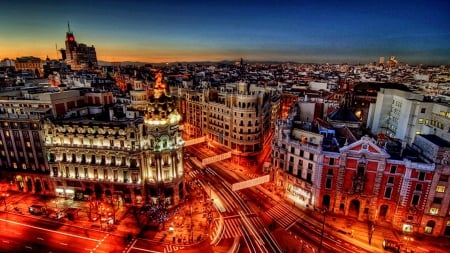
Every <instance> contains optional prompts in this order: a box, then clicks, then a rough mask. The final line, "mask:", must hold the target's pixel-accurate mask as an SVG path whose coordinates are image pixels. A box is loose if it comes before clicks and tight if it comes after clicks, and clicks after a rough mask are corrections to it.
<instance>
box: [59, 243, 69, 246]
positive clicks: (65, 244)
mask: <svg viewBox="0 0 450 253" xmlns="http://www.w3.org/2000/svg"><path fill="white" fill-rule="evenodd" d="M59 244H61V245H64V246H67V245H69V244H67V243H63V242H60V243H59Z"/></svg>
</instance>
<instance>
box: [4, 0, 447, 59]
mask: <svg viewBox="0 0 450 253" xmlns="http://www.w3.org/2000/svg"><path fill="white" fill-rule="evenodd" d="M2 5H3V7H2V10H0V14H1V15H0V21H1V24H2V25H0V33H1V34H2V36H1V37H0V58H16V57H22V56H36V57H40V58H42V59H44V58H46V57H47V56H48V57H49V58H52V59H54V58H60V57H61V56H60V55H59V54H58V53H57V49H60V48H64V47H65V45H64V38H65V33H66V32H67V30H68V27H67V23H68V22H70V28H71V31H73V33H74V35H75V38H76V40H77V41H78V42H79V43H84V44H86V45H88V46H91V45H94V46H95V48H96V51H97V57H98V59H99V60H100V61H140V62H151V63H161V62H176V61H221V60H237V59H240V58H241V57H242V58H244V59H246V60H250V61H296V62H305V63H306V62H313V63H343V62H348V63H367V62H373V61H378V59H379V57H389V56H391V55H395V56H396V57H397V58H398V59H399V61H400V62H405V63H409V64H429V65H436V64H445V65H449V64H450V57H449V56H450V45H449V43H448V41H449V40H450V29H449V25H448V24H449V22H448V21H449V14H448V13H450V4H449V3H448V2H446V1H432V2H430V1H428V2H426V1H415V2H411V1H408V2H406V1H396V2H388V1H376V2H359V1H358V2H357V1H346V2H344V3H338V2H334V1H321V2H320V3H313V2H295V1H288V2H285V3H284V2H283V3H279V2H270V1H246V2H238V1H227V2H222V3H210V2H206V1H195V2H193V3H186V2H184V1H164V2H157V3H146V2H145V1H128V2H121V1H78V2H73V3H71V2H65V3H64V4H56V3H55V2H52V1H44V2H35V1H20V2H7V3H3V4H2Z"/></svg>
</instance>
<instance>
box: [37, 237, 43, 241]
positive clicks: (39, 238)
mask: <svg viewBox="0 0 450 253" xmlns="http://www.w3.org/2000/svg"><path fill="white" fill-rule="evenodd" d="M36 239H38V240H41V241H43V240H44V238H42V237H36Z"/></svg>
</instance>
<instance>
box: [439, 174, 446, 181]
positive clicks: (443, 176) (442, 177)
mask: <svg viewBox="0 0 450 253" xmlns="http://www.w3.org/2000/svg"><path fill="white" fill-rule="evenodd" d="M439 181H441V182H448V175H442V174H441V175H440V176H439Z"/></svg>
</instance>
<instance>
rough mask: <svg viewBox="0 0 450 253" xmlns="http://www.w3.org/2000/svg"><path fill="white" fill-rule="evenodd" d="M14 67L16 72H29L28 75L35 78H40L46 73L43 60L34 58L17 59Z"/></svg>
mask: <svg viewBox="0 0 450 253" xmlns="http://www.w3.org/2000/svg"><path fill="white" fill-rule="evenodd" d="M14 67H15V70H16V71H23V72H27V75H29V77H33V78H34V77H40V76H41V74H42V73H43V72H44V67H43V63H42V60H41V59H39V58H37V57H33V56H26V57H18V58H16V61H15V63H14Z"/></svg>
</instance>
